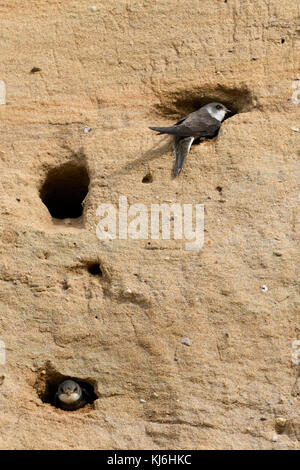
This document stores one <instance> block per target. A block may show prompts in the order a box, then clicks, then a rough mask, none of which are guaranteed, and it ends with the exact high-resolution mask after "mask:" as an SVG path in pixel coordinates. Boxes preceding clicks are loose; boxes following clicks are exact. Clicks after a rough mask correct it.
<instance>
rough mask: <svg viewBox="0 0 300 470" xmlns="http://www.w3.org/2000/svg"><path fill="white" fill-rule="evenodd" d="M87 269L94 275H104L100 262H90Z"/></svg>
mask: <svg viewBox="0 0 300 470" xmlns="http://www.w3.org/2000/svg"><path fill="white" fill-rule="evenodd" d="M87 270H88V272H89V273H90V274H92V276H99V277H102V276H103V273H102V269H101V266H100V264H99V263H89V264H88V266H87Z"/></svg>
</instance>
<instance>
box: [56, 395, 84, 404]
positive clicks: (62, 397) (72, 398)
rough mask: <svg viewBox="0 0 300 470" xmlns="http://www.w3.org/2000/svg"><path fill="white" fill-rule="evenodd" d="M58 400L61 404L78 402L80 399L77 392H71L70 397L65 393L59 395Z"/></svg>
mask: <svg viewBox="0 0 300 470" xmlns="http://www.w3.org/2000/svg"><path fill="white" fill-rule="evenodd" d="M58 398H59V399H60V401H62V402H63V403H74V402H75V401H77V400H79V398H80V395H79V393H77V392H73V393H71V394H70V395H68V394H67V393H61V394H60V395H59V396H58Z"/></svg>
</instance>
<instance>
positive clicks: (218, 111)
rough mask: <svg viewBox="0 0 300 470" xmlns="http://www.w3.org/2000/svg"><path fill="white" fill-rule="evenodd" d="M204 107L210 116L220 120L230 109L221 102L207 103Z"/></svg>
mask: <svg viewBox="0 0 300 470" xmlns="http://www.w3.org/2000/svg"><path fill="white" fill-rule="evenodd" d="M205 108H206V110H207V112H208V113H209V114H210V115H211V117H213V118H214V119H217V121H220V122H222V121H223V119H224V118H225V116H226V114H228V113H231V111H230V109H228V108H226V106H224V104H222V103H208V104H207V105H206V106H205Z"/></svg>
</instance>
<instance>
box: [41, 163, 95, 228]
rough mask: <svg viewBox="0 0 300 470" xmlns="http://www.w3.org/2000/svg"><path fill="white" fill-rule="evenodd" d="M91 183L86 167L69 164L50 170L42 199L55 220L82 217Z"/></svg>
mask: <svg viewBox="0 0 300 470" xmlns="http://www.w3.org/2000/svg"><path fill="white" fill-rule="evenodd" d="M89 183H90V178H89V175H88V171H87V169H86V167H85V166H84V165H78V164H76V163H73V162H68V163H65V164H63V165H60V166H58V167H56V168H52V169H51V170H49V172H48V174H47V176H46V179H45V181H44V183H43V185H42V187H41V189H40V197H41V199H42V201H43V203H44V204H45V206H46V207H47V208H48V210H49V212H50V214H51V216H52V217H53V218H55V219H66V218H70V219H76V218H78V217H81V216H82V212H83V206H82V202H83V200H84V198H85V197H86V195H87V193H88V189H89Z"/></svg>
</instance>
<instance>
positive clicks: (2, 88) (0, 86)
mask: <svg viewBox="0 0 300 470" xmlns="http://www.w3.org/2000/svg"><path fill="white" fill-rule="evenodd" d="M0 104H6V85H5V83H4V81H3V80H0Z"/></svg>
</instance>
